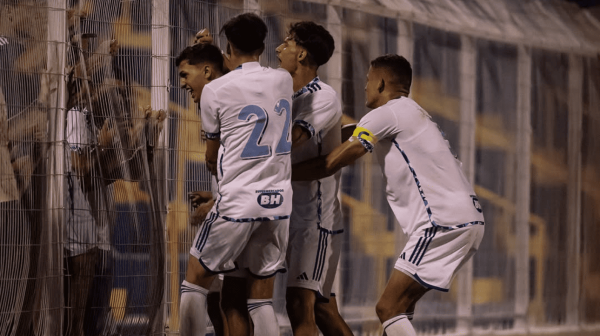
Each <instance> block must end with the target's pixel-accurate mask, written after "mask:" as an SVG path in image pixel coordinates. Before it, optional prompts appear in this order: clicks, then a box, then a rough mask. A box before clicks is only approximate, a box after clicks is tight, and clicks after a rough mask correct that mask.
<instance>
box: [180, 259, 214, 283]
mask: <svg viewBox="0 0 600 336" xmlns="http://www.w3.org/2000/svg"><path fill="white" fill-rule="evenodd" d="M216 276H217V274H216V273H213V272H210V271H208V270H207V269H206V268H204V267H203V266H202V264H200V261H199V260H198V258H196V257H195V256H193V255H191V254H190V256H189V258H188V266H187V270H186V272H185V281H187V282H190V283H193V284H194V285H197V286H200V287H202V288H205V289H210V288H211V285H212V283H213V281H214V280H215V278H216Z"/></svg>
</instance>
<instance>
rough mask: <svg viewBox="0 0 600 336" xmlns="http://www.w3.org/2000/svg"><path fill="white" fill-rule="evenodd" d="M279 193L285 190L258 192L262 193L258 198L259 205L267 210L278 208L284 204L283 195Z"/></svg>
mask: <svg viewBox="0 0 600 336" xmlns="http://www.w3.org/2000/svg"><path fill="white" fill-rule="evenodd" d="M279 191H283V190H257V191H256V192H257V193H258V192H261V193H260V194H259V195H258V197H257V198H256V201H257V202H258V205H260V206H261V207H263V208H265V209H274V208H277V207H278V206H280V205H281V204H283V195H281V194H280V193H279Z"/></svg>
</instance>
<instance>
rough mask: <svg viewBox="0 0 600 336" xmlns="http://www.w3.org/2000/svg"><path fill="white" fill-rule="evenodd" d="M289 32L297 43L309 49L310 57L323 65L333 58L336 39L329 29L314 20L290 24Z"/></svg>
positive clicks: (317, 63) (319, 64) (318, 64)
mask: <svg viewBox="0 0 600 336" xmlns="http://www.w3.org/2000/svg"><path fill="white" fill-rule="evenodd" d="M289 34H290V35H291V36H292V38H293V39H294V41H296V43H297V44H298V45H299V46H301V47H303V48H304V49H306V51H308V56H309V59H311V60H312V61H313V62H314V63H315V64H316V65H317V66H321V65H323V64H325V63H327V61H329V58H331V55H333V50H334V49H335V41H334V40H333V37H332V36H331V34H329V32H328V31H327V29H325V28H323V26H321V25H318V24H316V23H314V22H312V21H301V22H296V23H292V24H291V25H290V30H289Z"/></svg>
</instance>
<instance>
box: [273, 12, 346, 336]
mask: <svg viewBox="0 0 600 336" xmlns="http://www.w3.org/2000/svg"><path fill="white" fill-rule="evenodd" d="M334 48H335V46H334V40H333V37H332V36H331V34H329V32H328V31H327V30H326V29H325V28H323V26H320V25H317V24H316V23H314V22H310V21H303V22H297V23H294V24H292V25H290V29H289V32H288V36H287V37H286V39H285V40H284V41H283V43H281V45H279V46H278V47H277V49H276V52H277V58H278V59H279V62H280V66H281V68H283V69H286V70H287V71H289V72H290V74H291V75H292V78H293V80H294V91H295V92H296V93H295V94H294V95H293V97H292V115H293V118H294V126H293V128H292V163H296V162H302V161H304V160H307V159H310V158H314V157H317V156H319V155H326V154H329V152H330V151H331V150H333V149H334V148H335V147H337V146H338V145H340V144H341V117H342V105H341V103H340V100H339V98H338V96H337V93H336V92H335V90H334V89H333V88H332V87H331V86H329V85H327V84H326V83H324V82H323V81H321V79H320V78H319V76H318V75H317V69H318V68H319V67H320V66H321V65H323V64H325V63H327V61H328V60H329V58H330V57H331V55H332V54H333V50H334ZM340 175H341V172H339V173H336V174H335V175H334V176H329V177H326V178H324V179H320V180H315V181H297V182H292V188H293V191H294V196H293V206H292V215H291V218H290V240H289V244H288V252H287V262H288V269H289V275H288V280H287V292H286V303H287V312H288V316H289V318H290V323H291V326H292V330H293V333H294V335H317V334H318V330H317V326H318V328H319V329H320V330H321V332H322V333H323V334H324V335H326V336H327V335H352V331H351V330H350V328H349V327H348V325H347V324H346V323H345V322H344V320H343V318H342V317H341V315H340V314H339V312H338V308H337V302H336V300H335V295H334V294H333V293H331V287H332V286H333V282H334V278H335V275H336V271H337V265H338V262H339V259H340V253H341V249H342V243H343V235H342V233H343V232H344V229H343V223H342V207H341V202H340V199H339V197H338V193H339V187H340Z"/></svg>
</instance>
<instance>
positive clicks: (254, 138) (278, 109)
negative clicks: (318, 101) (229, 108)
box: [238, 99, 292, 160]
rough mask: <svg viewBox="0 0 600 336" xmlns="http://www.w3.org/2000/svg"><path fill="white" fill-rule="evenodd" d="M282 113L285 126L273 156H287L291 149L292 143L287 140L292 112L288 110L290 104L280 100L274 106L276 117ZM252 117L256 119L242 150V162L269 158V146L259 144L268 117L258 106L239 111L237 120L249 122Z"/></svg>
mask: <svg viewBox="0 0 600 336" xmlns="http://www.w3.org/2000/svg"><path fill="white" fill-rule="evenodd" d="M283 112H285V125H284V127H283V132H282V134H281V137H280V138H279V142H278V143H277V147H276V148H275V155H284V154H289V153H290V152H291V149H292V142H291V141H289V140H288V137H289V130H290V119H291V117H292V111H291V109H290V102H289V101H288V100H286V99H280V100H279V101H278V102H277V104H276V105H275V113H277V115H278V116H280V115H281V114H282V113H283ZM252 116H255V117H256V121H255V124H254V128H253V129H252V133H250V137H249V138H248V142H246V146H245V147H244V149H243V150H242V154H241V158H242V159H244V160H248V159H257V158H262V157H269V156H271V146H269V145H261V144H260V141H261V140H262V137H263V134H264V133H265V130H266V128H267V127H268V125H269V115H268V114H267V112H266V111H265V110H264V109H263V108H262V107H260V106H257V105H248V106H246V107H244V108H243V109H242V110H241V111H240V114H239V115H238V119H239V120H243V121H249V120H250V118H251V117H252Z"/></svg>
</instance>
